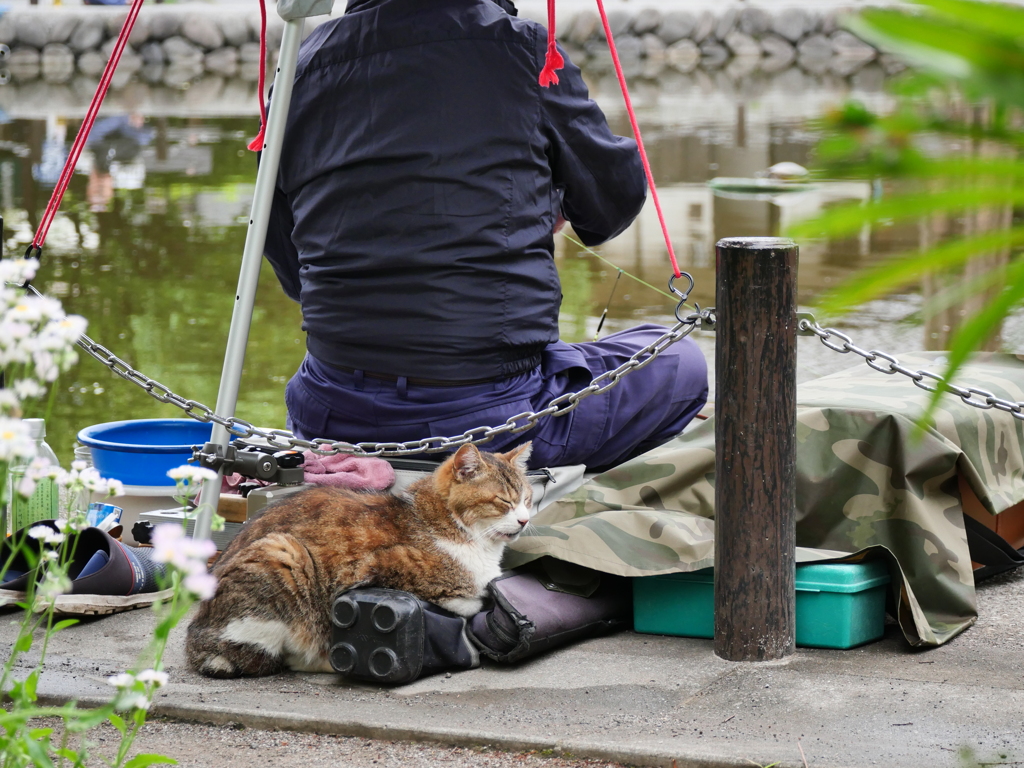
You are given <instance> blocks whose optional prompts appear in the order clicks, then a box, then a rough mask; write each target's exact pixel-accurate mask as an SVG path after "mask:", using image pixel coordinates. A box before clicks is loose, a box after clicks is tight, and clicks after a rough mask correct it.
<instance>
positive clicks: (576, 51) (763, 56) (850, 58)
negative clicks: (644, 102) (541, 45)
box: [559, 5, 902, 77]
mask: <svg viewBox="0 0 1024 768" xmlns="http://www.w3.org/2000/svg"><path fill="white" fill-rule="evenodd" d="M842 15H843V11H841V10H830V11H827V12H824V13H822V12H818V11H815V10H811V9H806V8H797V7H789V8H781V9H777V10H769V9H766V8H763V7H759V6H751V5H745V6H734V7H726V8H725V9H724V10H722V11H720V12H718V13H715V12H713V11H711V10H707V9H705V10H703V11H700V12H692V11H686V10H671V11H661V10H658V9H657V8H653V7H647V8H642V9H641V10H638V11H625V10H619V11H614V12H611V13H609V15H608V21H609V26H610V27H611V30H612V35H613V37H614V38H615V43H616V47H617V49H618V52H619V58H620V60H621V62H622V65H623V70H624V71H625V73H626V75H627V76H628V77H633V76H638V75H642V76H647V77H657V76H658V75H659V74H660V73H661V71H662V70H663V69H664V68H665V67H672V68H674V69H677V70H679V71H681V72H684V73H685V72H691V71H693V70H694V69H696V68H698V67H700V68H701V69H704V70H717V69H721V68H723V67H726V68H730V69H731V70H733V71H734V72H735V73H736V74H739V75H742V74H744V73H745V72H747V71H754V70H760V71H762V72H766V73H768V74H774V73H777V72H781V71H783V70H785V69H788V68H789V67H792V66H799V67H800V68H801V69H804V70H806V71H807V72H810V73H812V74H823V73H825V72H831V73H834V74H837V75H840V76H843V77H845V76H848V75H851V74H853V73H854V72H856V71H857V70H859V69H860V68H862V67H864V66H865V65H866V64H868V63H870V62H872V61H875V60H876V59H877V60H878V61H879V64H880V65H881V66H882V68H883V69H885V70H886V71H888V72H893V71H897V70H899V69H901V68H902V65H901V64H900V63H899V62H898V61H896V60H894V59H893V58H892V57H891V56H888V55H886V54H882V53H881V52H880V51H878V50H876V49H875V48H874V47H872V46H871V45H869V44H868V43H866V42H864V41H863V40H860V39H858V38H857V37H855V36H854V35H852V34H851V33H850V32H847V31H846V30H843V29H841V28H840V26H839V24H840V20H841V18H842ZM559 37H560V38H561V41H562V44H563V46H565V48H566V49H567V51H568V53H569V55H570V57H571V58H572V60H573V61H574V62H576V63H577V64H579V65H580V66H581V67H582V68H584V69H586V70H588V71H591V72H602V71H608V70H610V69H611V68H612V60H611V54H610V53H609V50H608V43H607V40H606V37H605V33H604V28H603V26H602V24H601V22H600V20H599V18H598V16H597V14H596V13H593V12H590V11H581V12H579V13H577V14H576V15H575V16H574V17H573V18H572V20H571V21H570V22H569V23H568V24H567V25H565V26H564V27H563V28H562V29H560V30H559Z"/></svg>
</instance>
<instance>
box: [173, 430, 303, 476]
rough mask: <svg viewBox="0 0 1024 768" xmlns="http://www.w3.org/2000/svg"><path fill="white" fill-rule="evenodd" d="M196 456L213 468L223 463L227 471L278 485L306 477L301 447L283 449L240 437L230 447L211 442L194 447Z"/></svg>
mask: <svg viewBox="0 0 1024 768" xmlns="http://www.w3.org/2000/svg"><path fill="white" fill-rule="evenodd" d="M192 460H193V461H195V462H197V463H198V464H199V466H201V467H205V468H206V469H212V470H213V471H215V472H216V471H219V470H220V469H221V468H222V467H223V470H224V474H225V475H230V474H238V475H241V476H242V477H247V478H250V479H252V480H261V481H263V482H265V483H272V484H275V485H299V484H300V483H302V481H303V480H304V479H305V470H304V469H303V466H302V464H303V462H304V461H305V457H304V456H303V455H302V453H301V452H300V451H282V450H279V449H277V448H274V447H272V446H269V445H263V444H261V443H252V442H247V441H245V440H236V441H234V442H233V443H231V444H230V445H228V447H227V448H226V449H225V448H222V447H221V446H220V444H219V443H207V444H206V445H204V446H203V447H202V448H201V449H198V450H196V449H193V451H192Z"/></svg>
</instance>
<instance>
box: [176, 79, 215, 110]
mask: <svg viewBox="0 0 1024 768" xmlns="http://www.w3.org/2000/svg"><path fill="white" fill-rule="evenodd" d="M223 92H224V78H223V77H219V76H218V75H207V76H206V77H203V78H201V79H200V80H197V81H195V82H194V83H192V85H191V86H190V87H189V89H188V92H187V93H186V94H185V97H184V99H183V100H182V101H183V102H184V104H185V105H186V106H188V107H191V108H196V107H205V106H208V105H211V104H216V103H217V102H219V101H220V96H221V94H222V93H223Z"/></svg>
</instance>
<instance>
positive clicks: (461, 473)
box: [452, 445, 484, 481]
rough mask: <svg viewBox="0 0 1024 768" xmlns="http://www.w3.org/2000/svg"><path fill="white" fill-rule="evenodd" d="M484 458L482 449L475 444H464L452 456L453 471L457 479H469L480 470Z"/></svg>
mask: <svg viewBox="0 0 1024 768" xmlns="http://www.w3.org/2000/svg"><path fill="white" fill-rule="evenodd" d="M483 463H484V460H483V457H481V456H480V451H478V450H477V447H476V446H475V445H464V446H462V447H461V448H459V450H457V451H456V452H455V455H454V456H452V471H453V473H454V474H455V479H456V480H459V481H464V480H469V479H470V478H471V477H473V475H475V474H476V473H477V472H479V471H480V468H481V467H482V466H483Z"/></svg>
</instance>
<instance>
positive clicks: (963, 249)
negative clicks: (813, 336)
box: [817, 226, 1024, 313]
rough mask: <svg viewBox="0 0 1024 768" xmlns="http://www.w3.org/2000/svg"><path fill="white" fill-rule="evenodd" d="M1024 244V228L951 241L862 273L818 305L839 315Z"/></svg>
mask: <svg viewBox="0 0 1024 768" xmlns="http://www.w3.org/2000/svg"><path fill="white" fill-rule="evenodd" d="M1022 244H1024V226H1021V227H1014V228H1013V229H1005V230H996V231H994V232H986V233H984V234H982V235H978V236H976V237H968V238H963V239H961V240H953V241H951V242H948V243H943V244H942V245H939V246H936V247H935V248H932V249H930V250H927V251H923V252H921V251H918V252H914V253H904V254H901V255H900V256H895V257H893V258H892V259H891V260H889V261H885V262H883V263H881V264H879V265H878V266H875V267H872V268H870V269H866V270H862V271H860V272H858V273H857V274H855V275H854V276H853V277H851V278H850V279H849V280H847V281H846V282H844V283H843V284H842V285H840V286H839V287H838V288H836V289H835V290H833V291H831V292H830V293H828V294H826V295H825V296H823V297H822V298H821V299H820V300H819V301H818V302H817V304H818V306H820V307H821V308H822V309H823V310H824V311H825V312H826V313H840V312H845V311H848V310H849V309H851V308H853V307H855V306H857V305H859V304H863V303H864V302H866V301H870V300H871V299H876V298H878V297H879V296H884V295H885V294H887V293H890V292H892V291H894V290H896V289H897V288H900V287H903V286H905V285H907V284H909V283H912V282H914V281H915V280H918V279H919V278H920V277H921V276H922V275H924V274H927V273H929V272H938V271H942V270H945V269H950V268H953V267H957V266H960V265H961V264H963V263H964V262H966V261H969V260H970V259H972V258H974V257H978V256H985V255H988V254H991V253H992V252H993V251H998V250H1001V249H1004V248H1007V247H1013V246H1019V245H1022Z"/></svg>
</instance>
